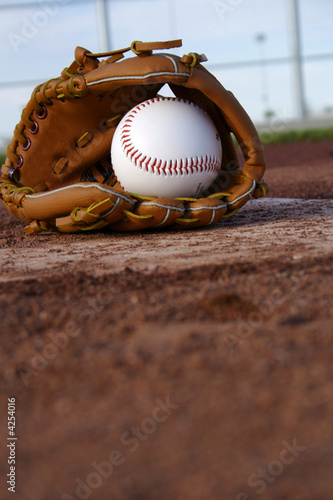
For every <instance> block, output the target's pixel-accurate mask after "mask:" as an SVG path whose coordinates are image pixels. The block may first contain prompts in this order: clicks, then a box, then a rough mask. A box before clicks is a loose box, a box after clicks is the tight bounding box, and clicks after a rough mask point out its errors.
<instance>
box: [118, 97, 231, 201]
mask: <svg viewBox="0 0 333 500" xmlns="http://www.w3.org/2000/svg"><path fill="white" fill-rule="evenodd" d="M111 160H112V166H113V169H114V172H115V174H116V176H117V179H118V181H119V182H120V184H121V185H122V187H123V188H124V189H125V190H126V191H128V192H130V193H135V194H141V195H148V196H150V195H157V196H166V197H171V198H176V197H181V196H183V197H199V196H200V195H201V193H202V192H203V191H204V190H205V189H207V188H208V187H209V186H210V184H211V183H212V182H213V181H214V180H215V178H216V177H217V175H218V173H219V170H220V167H221V160H222V147H221V140H220V137H219V134H218V131H217V129H216V127H215V125H214V123H213V121H212V119H211V118H210V116H209V115H208V114H207V113H206V112H205V111H203V110H202V109H201V108H200V107H199V106H197V105H196V104H193V103H192V102H190V101H186V100H184V99H178V98H173V97H155V98H154V99H149V100H148V101H144V102H142V103H141V104H138V105H137V106H135V107H134V108H132V109H131V110H130V111H129V112H128V113H127V114H126V115H125V116H123V118H122V120H121V121H120V123H119V125H118V127H117V128H116V131H115V133H114V136H113V140H112V146H111Z"/></svg>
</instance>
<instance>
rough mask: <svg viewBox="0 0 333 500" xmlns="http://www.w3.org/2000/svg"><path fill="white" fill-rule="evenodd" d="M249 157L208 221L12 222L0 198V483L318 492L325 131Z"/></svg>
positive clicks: (87, 492) (325, 392)
mask: <svg viewBox="0 0 333 500" xmlns="http://www.w3.org/2000/svg"><path fill="white" fill-rule="evenodd" d="M266 158H267V163H268V169H267V175H266V177H265V178H266V180H267V182H268V183H269V185H270V189H271V192H270V196H269V198H267V199H264V200H260V201H252V202H250V203H248V204H247V205H246V206H245V207H244V208H243V209H242V210H241V211H239V213H238V214H237V215H235V216H234V217H233V218H232V219H229V220H226V221H223V222H221V223H219V224H218V225H217V226H215V227H213V228H204V229H197V230H192V231H188V232H175V231H173V232H171V231H160V232H158V231H152V232H149V233H148V232H147V233H137V234H134V233H131V234H107V233H99V234H90V235H89V234H85V235H62V236H54V235H34V236H26V235H25V233H24V231H23V226H22V224H21V223H20V222H19V221H16V220H15V219H14V218H12V216H10V215H9V214H8V213H7V211H6V210H5V208H4V206H3V205H2V204H1V206H0V256H1V277H0V305H1V311H2V314H1V340H2V341H1V347H0V362H1V367H2V369H1V378H0V384H1V412H0V424H1V427H0V445H1V446H0V459H1V462H0V465H1V470H0V498H1V499H5V498H18V499H19V500H56V499H57V500H60V499H61V500H73V499H86V498H91V499H98V500H111V499H117V500H155V499H159V500H170V499H175V500H221V499H233V500H249V499H251V500H256V499H258V498H259V497H260V499H262V500H266V499H269V500H301V499H302V500H317V499H318V500H329V499H332V488H333V479H332V475H331V474H330V471H331V470H332V467H333V454H332V443H333V426H332V416H333V414H332V410H333V364H332V319H333V308H332V291H333V285H332V263H333V253H332V247H333V226H332V221H333V201H332V187H333V176H332V173H333V170H332V168H333V144H332V142H330V141H324V142H318V143H299V144H297V145H290V146H273V145H271V146H267V147H266ZM8 397H15V398H16V435H17V441H16V497H15V496H14V497H13V496H12V494H10V493H8V492H7V486H8V485H6V480H7V479H8V478H7V477H6V474H7V473H8V472H9V465H8V464H7V457H8V455H9V448H8V447H6V445H7V443H8V440H7V437H8V434H7V398H8Z"/></svg>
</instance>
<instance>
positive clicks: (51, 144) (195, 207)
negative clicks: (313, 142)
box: [0, 40, 267, 234]
mask: <svg viewBox="0 0 333 500" xmlns="http://www.w3.org/2000/svg"><path fill="white" fill-rule="evenodd" d="M179 46H181V40H174V41H169V42H152V43H145V42H138V41H135V42H133V43H132V45H131V46H130V47H127V48H125V49H122V50H117V51H113V52H108V53H103V54H92V53H91V52H89V51H88V50H86V49H84V48H82V47H77V48H76V50H75V60H74V62H73V63H72V64H71V65H70V66H69V67H68V68H65V69H64V70H63V71H62V73H61V76H59V77H57V78H54V79H51V80H49V81H47V82H45V83H42V84H41V85H38V86H37V87H36V88H35V89H34V91H33V92H32V96H31V99H30V101H29V102H28V104H27V106H26V107H25V109H23V111H22V115H21V121H20V123H19V124H18V125H17V126H16V128H15V131H14V136H13V138H12V141H11V143H10V145H9V146H8V148H7V156H6V160H5V163H4V165H2V167H1V177H0V194H1V198H2V200H3V202H4V203H5V205H6V207H7V208H8V210H9V211H10V212H11V213H12V214H13V215H15V216H16V217H18V218H20V219H21V220H22V221H24V222H25V223H26V224H27V227H26V232H27V233H28V234H30V233H33V232H39V231H57V232H67V233H68V232H70V233H71V232H77V231H89V230H97V229H100V228H105V227H106V228H107V229H108V230H109V229H110V230H111V231H132V230H142V229H146V228H162V227H166V226H170V227H173V228H177V229H182V228H193V227H198V226H203V225H209V224H215V223H216V222H218V221H219V220H220V219H221V218H222V217H229V216H230V215H232V214H234V213H235V212H236V211H237V210H238V209H239V208H240V207H242V206H243V205H244V204H245V203H246V202H247V201H248V200H249V199H250V198H259V197H262V196H265V194H266V192H267V186H266V184H265V182H264V181H262V178H263V174H264V171H265V161H264V156H263V151H262V146H261V143H260V140H259V137H258V134H257V131H256V129H255V127H254V125H253V123H252V121H251V120H250V118H249V117H248V115H247V113H246V112H245V110H244V109H243V108H242V106H241V105H240V104H239V102H238V101H237V100H236V99H235V97H234V96H233V95H232V94H231V93H230V92H229V91H227V90H226V89H225V88H224V87H223V86H222V85H221V84H220V83H219V82H218V80H217V79H216V78H215V77H214V76H213V75H212V74H211V73H209V72H208V71H207V70H206V69H205V68H204V67H203V66H202V64H201V63H202V62H204V61H206V60H207V59H206V57H205V56H204V55H199V54H197V53H190V54H188V55H184V56H183V57H178V56H176V55H173V54H169V53H164V52H162V53H160V52H158V53H154V51H155V50H158V51H160V50H163V51H164V50H166V49H170V48H172V47H179ZM130 50H132V52H134V54H135V56H134V57H127V58H124V53H125V52H128V51H130ZM165 84H168V85H169V87H170V89H171V91H172V92H173V93H174V95H175V96H176V97H179V98H182V99H187V100H190V101H192V102H194V103H195V104H197V105H198V106H200V107H201V108H202V109H204V110H205V111H206V112H207V113H208V114H209V115H210V117H211V118H212V120H213V121H214V123H215V126H216V128H217V130H218V131H219V134H220V137H221V142H222V152H223V153H222V166H221V171H220V174H219V176H218V178H217V180H216V181H214V183H213V184H212V185H211V186H210V188H209V189H208V191H207V192H205V195H204V196H205V197H203V198H199V199H195V198H173V199H171V198H163V197H156V196H150V197H147V196H139V195H136V194H133V193H127V192H126V191H125V190H124V189H123V188H122V187H121V185H120V184H119V182H118V181H117V178H116V176H115V174H114V172H113V168H112V158H111V157H110V147H111V142H112V138H113V134H114V131H115V129H116V127H117V124H118V123H119V121H120V120H121V118H122V116H123V115H124V114H126V113H127V112H128V111H129V110H130V109H131V108H133V107H134V106H136V105H138V104H139V103H141V102H142V101H145V100H147V99H151V98H154V97H156V96H158V92H159V91H160V89H161V88H162V87H163V85H165ZM232 134H233V135H234V137H235V138H236V140H237V142H238V144H239V146H240V149H241V152H242V154H243V157H244V160H245V161H244V165H243V167H242V168H240V165H239V160H238V155H237V151H236V147H235V143H234V140H233V137H232Z"/></svg>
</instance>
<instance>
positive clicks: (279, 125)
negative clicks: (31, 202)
mask: <svg viewBox="0 0 333 500" xmlns="http://www.w3.org/2000/svg"><path fill="white" fill-rule="evenodd" d="M0 16H1V33H0V62H1V68H2V71H1V75H0V150H4V149H5V147H6V145H7V144H8V142H9V140H10V138H11V136H12V132H13V129H14V127H15V125H16V123H17V122H18V121H19V120H20V115H21V111H22V108H23V107H24V106H25V104H26V102H27V101H28V99H29V98H30V95H31V92H32V90H33V88H34V87H35V86H36V85H37V84H38V83H41V82H44V81H46V80H48V79H49V78H52V77H56V76H59V75H60V72H61V70H62V69H63V68H64V67H65V66H69V64H70V63H71V62H72V61H73V59H74V49H75V47H76V46H77V45H80V46H83V47H85V48H87V49H89V50H90V51H92V52H99V51H106V50H116V49H120V48H124V47H127V46H129V45H130V44H131V42H132V41H133V40H142V41H156V40H169V39H174V38H181V39H182V40H183V47H181V48H180V49H172V52H173V53H176V54H178V55H183V54H184V53H188V52H199V53H204V54H205V55H206V56H207V58H208V62H207V63H205V66H206V67H207V69H208V70H209V71H211V72H212V73H213V74H214V75H215V76H216V77H217V78H218V79H219V80H220V82H221V83H222V84H223V85H224V86H225V87H226V88H228V89H229V90H231V91H232V92H233V93H234V94H235V96H236V97H237V99H238V100H239V101H240V103H241V104H242V105H243V107H244V108H245V109H246V111H247V112H248V114H249V115H250V117H251V118H252V120H253V121H254V122H255V124H256V126H257V127H258V128H260V129H261V130H263V131H265V130H267V129H268V130H273V131H274V130H275V129H276V130H281V129H287V128H290V129H296V128H300V127H301V128H306V127H321V126H331V125H332V124H333V95H332V94H333V2H332V1H331V0H275V1H274V2H268V1H267V0H38V1H33V0H20V1H18V0H17V1H15V0H14V1H9V0H1V1H0ZM167 94H168V93H167V92H166V95H167Z"/></svg>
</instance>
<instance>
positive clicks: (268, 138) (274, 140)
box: [260, 127, 333, 146]
mask: <svg viewBox="0 0 333 500" xmlns="http://www.w3.org/2000/svg"><path fill="white" fill-rule="evenodd" d="M260 139H261V141H262V143H263V144H264V145H267V146H268V145H269V144H291V143H294V142H300V141H308V142H314V141H326V140H332V139H333V127H329V128H318V129H306V130H288V131H284V132H283V131H282V132H263V133H262V134H260Z"/></svg>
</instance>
